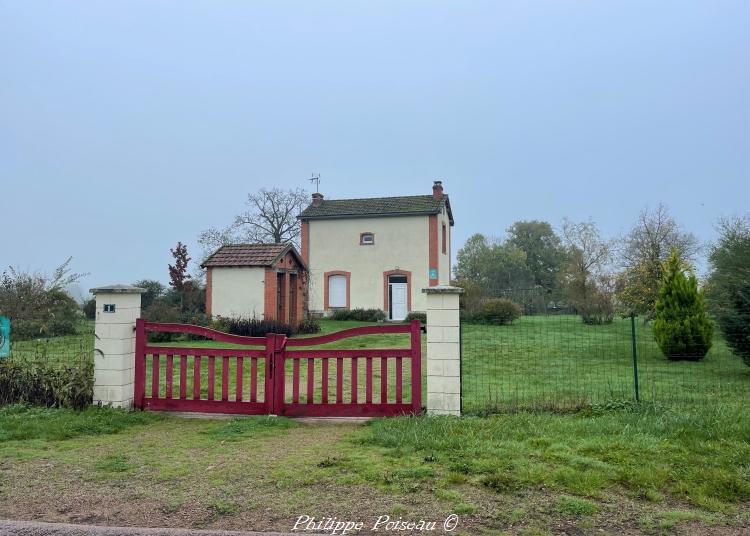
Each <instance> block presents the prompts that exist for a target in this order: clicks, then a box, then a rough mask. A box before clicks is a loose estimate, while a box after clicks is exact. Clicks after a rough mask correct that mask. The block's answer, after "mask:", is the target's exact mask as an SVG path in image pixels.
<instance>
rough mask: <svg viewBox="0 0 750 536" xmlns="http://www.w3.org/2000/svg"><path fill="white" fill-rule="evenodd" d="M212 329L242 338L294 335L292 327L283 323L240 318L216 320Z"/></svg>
mask: <svg viewBox="0 0 750 536" xmlns="http://www.w3.org/2000/svg"><path fill="white" fill-rule="evenodd" d="M212 327H213V328H214V329H218V330H219V331H224V332H226V333H231V334H232V335H241V336H243V337H265V336H266V334H268V333H283V334H284V335H286V336H287V337H291V336H292V335H294V333H295V331H294V329H293V328H292V326H290V325H289V324H285V323H284V322H279V321H277V320H261V319H259V318H249V317H242V316H239V317H234V318H231V317H230V318H220V319H217V320H216V321H214V323H213V325H212Z"/></svg>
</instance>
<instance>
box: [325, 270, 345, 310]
mask: <svg viewBox="0 0 750 536" xmlns="http://www.w3.org/2000/svg"><path fill="white" fill-rule="evenodd" d="M328 307H346V277H345V276H343V275H332V276H330V277H329V278H328Z"/></svg>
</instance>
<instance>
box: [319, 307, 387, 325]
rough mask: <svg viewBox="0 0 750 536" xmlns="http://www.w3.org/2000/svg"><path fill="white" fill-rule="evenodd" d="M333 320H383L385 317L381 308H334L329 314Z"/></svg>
mask: <svg viewBox="0 0 750 536" xmlns="http://www.w3.org/2000/svg"><path fill="white" fill-rule="evenodd" d="M331 318H332V319H333V320H357V321H359V322H383V321H384V320H385V319H386V315H385V313H384V312H383V311H382V309H362V308H357V309H336V310H334V311H333V315H331Z"/></svg>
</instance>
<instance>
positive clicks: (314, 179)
mask: <svg viewBox="0 0 750 536" xmlns="http://www.w3.org/2000/svg"><path fill="white" fill-rule="evenodd" d="M310 182H314V183H315V193H320V173H313V174H312V179H310Z"/></svg>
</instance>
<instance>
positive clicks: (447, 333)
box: [422, 285, 463, 415]
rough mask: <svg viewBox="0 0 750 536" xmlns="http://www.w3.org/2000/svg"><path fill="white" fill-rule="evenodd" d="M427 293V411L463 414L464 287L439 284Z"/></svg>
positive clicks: (442, 413) (436, 413) (440, 413)
mask: <svg viewBox="0 0 750 536" xmlns="http://www.w3.org/2000/svg"><path fill="white" fill-rule="evenodd" d="M422 292H424V293H426V294H427V414H428V415H461V320H460V314H459V304H458V299H459V295H460V294H461V293H462V292H463V289H462V288H459V287H452V286H448V285H438V286H435V287H428V288H425V289H422Z"/></svg>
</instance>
